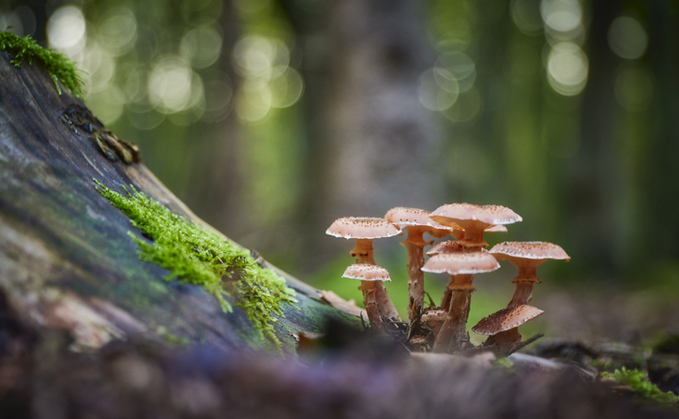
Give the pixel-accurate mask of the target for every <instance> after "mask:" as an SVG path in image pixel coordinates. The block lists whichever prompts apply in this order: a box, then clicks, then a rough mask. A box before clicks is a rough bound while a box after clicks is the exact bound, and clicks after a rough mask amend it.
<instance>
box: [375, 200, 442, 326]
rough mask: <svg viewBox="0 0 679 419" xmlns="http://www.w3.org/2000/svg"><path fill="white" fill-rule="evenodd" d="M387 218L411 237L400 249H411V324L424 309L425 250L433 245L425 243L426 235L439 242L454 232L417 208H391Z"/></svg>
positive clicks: (409, 251) (409, 258) (409, 268)
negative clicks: (437, 239) (435, 238)
mask: <svg viewBox="0 0 679 419" xmlns="http://www.w3.org/2000/svg"><path fill="white" fill-rule="evenodd" d="M384 218H385V219H387V220H388V221H391V222H392V223H394V224H396V225H398V226H399V227H400V228H401V230H404V231H405V232H407V233H408V237H406V239H405V240H404V241H402V242H401V245H402V246H405V247H406V248H407V249H408V320H409V321H410V322H411V323H412V322H413V321H414V320H415V319H416V318H417V317H418V316H419V315H420V313H422V307H423V306H424V272H422V266H423V265H424V250H423V249H424V246H427V245H430V244H432V243H433V242H427V241H424V238H423V235H424V233H429V234H431V235H432V236H434V237H437V238H440V237H443V236H446V235H448V234H450V233H451V231H452V229H451V228H450V227H445V226H442V225H441V224H439V223H437V222H435V221H433V220H432V219H431V218H429V211H425V210H422V209H417V208H405V207H396V208H392V209H390V210H389V211H388V212H387V214H386V215H385V216H384Z"/></svg>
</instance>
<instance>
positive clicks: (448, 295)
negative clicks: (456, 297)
mask: <svg viewBox="0 0 679 419" xmlns="http://www.w3.org/2000/svg"><path fill="white" fill-rule="evenodd" d="M459 251H460V252H462V248H460V250H459ZM454 281H455V277H454V275H451V276H450V280H449V281H448V286H447V287H446V289H445V291H443V299H442V300H441V308H443V309H444V310H446V311H448V308H450V300H451V299H452V298H453V288H451V287H452V286H453V282H454Z"/></svg>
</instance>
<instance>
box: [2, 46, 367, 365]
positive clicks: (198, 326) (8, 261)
mask: <svg viewBox="0 0 679 419" xmlns="http://www.w3.org/2000/svg"><path fill="white" fill-rule="evenodd" d="M62 90H65V89H62ZM93 179H97V180H98V181H100V182H102V183H103V184H104V185H106V186H107V187H110V188H111V189H113V190H117V191H121V190H122V187H123V186H129V185H133V186H134V187H135V188H136V189H138V190H139V191H142V192H144V193H145V194H147V195H149V196H151V197H152V198H153V199H155V200H156V201H158V202H160V203H161V204H163V205H165V206H166V207H168V208H169V209H170V210H171V211H172V212H174V213H176V214H179V215H182V216H183V217H185V218H186V219H188V220H192V221H195V222H197V223H199V224H201V225H203V226H206V224H205V223H204V222H203V221H202V220H200V219H199V218H198V217H197V216H196V215H195V214H193V213H192V212H191V211H190V210H189V209H188V208H187V207H186V206H185V205H184V204H183V203H182V202H181V201H180V200H179V199H177V197H175V196H174V195H173V194H172V193H171V192H170V191H169V190H167V189H166V188H165V187H164V186H163V185H162V183H161V182H160V181H159V180H158V179H156V177H155V176H154V175H153V174H152V173H151V172H150V171H149V170H148V169H147V168H146V166H144V165H143V164H141V163H139V150H138V149H137V148H136V146H134V145H132V144H130V143H128V142H126V141H122V140H120V139H118V138H117V137H116V136H115V135H114V134H113V133H111V132H110V131H108V130H106V129H105V127H104V126H103V125H102V124H101V123H100V122H99V121H98V120H97V119H96V118H95V117H94V116H93V115H92V114H91V113H90V112H89V111H88V110H87V108H86V107H85V105H84V104H83V103H82V102H81V101H80V100H78V99H76V98H75V97H73V96H72V95H70V94H68V93H66V92H65V91H64V93H62V94H61V95H59V94H58V93H57V91H56V89H55V86H54V84H53V82H52V80H51V79H50V78H49V76H48V75H47V74H46V73H45V72H44V71H43V70H42V69H41V68H40V67H37V66H31V65H28V64H26V63H24V64H22V65H21V67H15V66H14V65H11V64H10V63H9V58H8V56H7V55H6V54H5V53H0V291H1V292H2V293H4V294H5V295H6V297H7V300H8V302H9V305H10V306H11V307H12V308H13V310H14V311H16V312H17V313H19V315H20V316H22V317H23V318H24V321H26V322H27V323H28V324H31V325H34V326H43V327H47V328H60V329H65V330H68V331H69V332H70V333H71V334H72V336H73V338H74V339H75V341H74V344H75V346H76V347H79V348H98V347H100V346H102V345H103V344H105V343H107V342H109V341H111V340H113V339H118V338H130V337H134V336H140V335H143V336H145V337H154V336H155V337H158V338H160V339H161V340H163V339H164V338H166V339H170V340H172V341H176V340H179V341H184V342H188V343H190V342H209V343H213V344H217V345H220V346H223V347H230V348H240V347H254V348H259V349H263V348H272V347H273V345H272V342H271V341H269V340H267V339H261V338H260V336H259V335H258V333H257V331H256V330H254V329H253V327H252V325H251V323H250V322H249V320H248V319H247V317H246V316H245V314H244V312H243V311H242V310H240V309H239V308H238V307H235V308H234V312H233V313H230V314H224V313H223V312H222V310H221V308H220V305H219V303H218V302H217V301H216V299H215V298H214V297H212V296H211V295H210V294H208V293H207V292H205V291H204V290H203V289H202V288H201V287H199V286H193V285H187V284H181V283H180V282H179V281H174V282H171V283H168V282H166V281H164V280H163V277H164V276H166V275H167V274H168V272H167V271H165V270H164V269H162V268H160V267H158V266H156V265H154V264H151V263H148V262H142V261H141V260H139V258H138V257H137V248H136V245H135V244H134V242H133V241H132V240H131V238H130V237H129V236H128V231H131V230H134V228H133V227H132V226H131V224H130V222H129V220H128V219H127V217H126V216H125V215H123V214H122V213H121V212H120V211H119V210H118V209H116V208H115V207H114V206H113V205H111V203H110V202H108V200H106V199H105V198H103V197H102V196H101V195H100V194H99V193H98V192H97V191H96V190H95V184H94V182H93ZM206 227H208V228H209V226H206ZM262 263H264V264H266V262H265V261H263V262H262ZM272 268H273V267H272ZM273 269H275V268H273ZM279 273H280V274H281V275H283V276H284V277H285V278H286V280H287V282H288V284H289V286H291V287H292V288H294V289H295V290H296V291H297V294H298V295H297V299H298V300H299V304H298V307H299V309H296V308H294V307H292V306H286V307H285V318H283V319H281V320H280V321H279V322H277V323H276V324H275V332H276V335H277V337H278V338H279V339H280V341H281V343H282V349H283V350H284V351H285V352H290V351H293V350H294V348H295V345H296V341H295V339H294V336H295V335H296V334H298V333H299V332H304V333H318V332H320V331H321V330H322V329H323V327H324V324H325V322H326V321H327V320H328V319H335V320H340V321H344V322H349V323H353V324H360V321H359V320H358V319H357V318H356V317H354V316H352V315H349V314H347V313H344V312H342V311H340V310H338V309H336V308H334V307H332V306H330V305H329V304H326V303H325V302H324V301H323V300H322V299H321V294H320V292H319V291H317V290H315V289H314V288H312V287H310V286H308V285H306V284H304V283H302V282H300V281H298V280H296V279H295V278H292V277H290V276H288V275H285V274H284V273H282V272H279Z"/></svg>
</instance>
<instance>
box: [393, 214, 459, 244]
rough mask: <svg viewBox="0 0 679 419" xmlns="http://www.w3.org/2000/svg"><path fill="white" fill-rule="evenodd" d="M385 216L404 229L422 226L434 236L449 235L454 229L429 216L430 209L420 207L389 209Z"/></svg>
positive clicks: (423, 229) (422, 228)
mask: <svg viewBox="0 0 679 419" xmlns="http://www.w3.org/2000/svg"><path fill="white" fill-rule="evenodd" d="M384 218H385V219H387V220H388V221H391V222H392V223H394V224H396V225H398V226H399V227H400V228H402V229H406V228H408V227H420V228H421V230H422V231H424V232H426V233H429V234H431V235H432V236H434V237H443V236H447V235H448V234H450V232H451V231H452V228H451V227H447V226H444V225H441V224H439V223H437V222H436V221H434V220H432V219H431V218H429V211H426V210H423V209H418V208H407V207H396V208H392V209H390V210H389V211H387V213H386V214H385V216H384Z"/></svg>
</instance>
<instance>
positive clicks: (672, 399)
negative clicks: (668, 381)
mask: <svg viewBox="0 0 679 419" xmlns="http://www.w3.org/2000/svg"><path fill="white" fill-rule="evenodd" d="M601 376H602V377H604V378H611V379H613V380H615V381H617V382H619V383H620V384H624V385H627V386H630V387H632V389H633V390H634V391H635V392H637V393H639V395H640V396H642V397H643V398H645V399H648V400H653V401H656V402H658V403H664V404H676V403H678V402H679V396H677V395H676V394H674V393H672V392H670V391H668V392H664V391H662V390H660V389H659V388H658V386H656V385H655V384H653V383H651V382H650V381H649V379H648V376H647V375H646V373H645V372H643V371H640V370H638V369H632V370H628V369H626V368H625V367H622V368H621V369H619V370H615V371H614V372H603V373H601Z"/></svg>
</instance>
